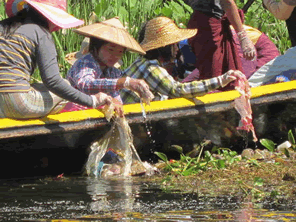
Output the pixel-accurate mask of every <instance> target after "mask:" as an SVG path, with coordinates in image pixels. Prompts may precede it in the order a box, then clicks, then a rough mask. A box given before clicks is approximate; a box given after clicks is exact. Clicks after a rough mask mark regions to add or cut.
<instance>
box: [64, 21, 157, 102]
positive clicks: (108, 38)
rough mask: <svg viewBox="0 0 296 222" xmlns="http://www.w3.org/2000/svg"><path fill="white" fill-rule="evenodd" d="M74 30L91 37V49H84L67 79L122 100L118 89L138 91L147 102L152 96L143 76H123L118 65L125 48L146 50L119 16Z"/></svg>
mask: <svg viewBox="0 0 296 222" xmlns="http://www.w3.org/2000/svg"><path fill="white" fill-rule="evenodd" d="M74 31H75V32H77V33H78V34H81V35H83V36H85V37H88V38H90V40H89V46H88V50H87V49H86V50H84V51H85V52H84V54H85V55H82V56H81V57H80V58H79V59H77V60H76V61H75V62H74V64H73V65H72V67H71V68H70V69H69V71H68V74H67V79H68V80H69V81H70V83H71V85H72V86H73V87H75V88H76V89H78V90H80V91H82V92H84V93H87V94H95V93H98V92H105V93H108V94H110V95H111V96H112V97H113V98H115V99H114V101H119V102H120V103H122V101H121V98H120V95H119V90H120V89H122V88H126V89H129V90H132V91H134V92H136V93H137V95H138V96H140V97H142V98H144V101H145V102H147V103H149V102H150V100H152V99H153V94H152V93H151V92H150V91H149V87H148V85H147V84H146V83H145V81H144V80H138V79H131V78H130V77H124V78H122V71H121V70H119V69H118V68H116V67H115V65H116V64H117V63H118V61H120V59H121V57H122V56H123V54H124V53H125V52H126V50H129V51H132V52H136V53H140V54H143V55H144V54H145V51H144V50H143V49H142V48H141V46H140V45H139V43H138V42H137V41H136V40H135V39H134V38H133V37H132V36H131V35H130V34H129V33H128V32H127V31H126V29H125V28H124V26H123V25H122V23H121V22H120V20H119V18H118V17H115V18H111V19H108V20H106V21H103V22H99V23H94V24H91V25H87V26H84V27H81V28H79V29H76V30H74ZM85 48H86V47H85Z"/></svg>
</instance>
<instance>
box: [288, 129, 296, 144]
mask: <svg viewBox="0 0 296 222" xmlns="http://www.w3.org/2000/svg"><path fill="white" fill-rule="evenodd" d="M288 140H289V141H290V143H292V144H295V138H294V136H293V133H292V130H289V132H288Z"/></svg>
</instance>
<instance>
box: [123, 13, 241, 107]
mask: <svg viewBox="0 0 296 222" xmlns="http://www.w3.org/2000/svg"><path fill="white" fill-rule="evenodd" d="M196 33H197V29H182V28H179V27H178V26H177V25H176V24H175V22H174V21H173V20H172V19H170V18H167V17H164V16H160V17H156V18H153V19H151V20H150V21H148V22H147V23H146V24H145V25H144V27H143V29H142V30H141V32H140V35H139V36H140V39H139V41H140V42H141V43H140V45H141V47H142V48H143V49H144V50H145V51H146V55H144V56H143V57H140V58H138V59H136V61H135V62H134V63H133V64H132V65H131V66H130V67H128V68H127V69H126V70H124V76H126V77H130V78H131V79H143V80H145V81H146V83H147V84H148V85H149V88H150V90H151V92H152V93H153V94H154V96H155V98H154V100H163V99H167V98H178V97H185V98H194V97H196V96H201V95H204V94H206V93H208V92H210V91H213V90H216V89H218V88H221V87H224V86H226V85H227V84H228V83H230V82H232V81H234V80H235V79H237V78H238V77H240V76H242V75H243V74H242V73H241V72H240V71H237V70H236V71H233V70H230V71H229V72H227V73H225V74H223V75H221V76H218V77H214V78H211V79H205V80H202V81H193V82H190V83H180V82H178V81H176V80H175V79H174V78H173V77H172V76H171V75H170V74H169V73H168V71H167V70H166V69H165V66H166V64H167V63H171V62H172V61H173V60H174V59H175V57H176V55H177V52H178V46H177V45H178V42H180V41H182V40H184V39H187V38H190V37H192V36H194V35H195V34H196ZM141 38H143V40H142V41H141ZM120 95H121V99H122V101H123V103H124V104H128V103H138V102H140V98H139V97H138V96H137V95H136V94H135V93H134V92H132V91H130V90H126V89H122V90H121V91H120Z"/></svg>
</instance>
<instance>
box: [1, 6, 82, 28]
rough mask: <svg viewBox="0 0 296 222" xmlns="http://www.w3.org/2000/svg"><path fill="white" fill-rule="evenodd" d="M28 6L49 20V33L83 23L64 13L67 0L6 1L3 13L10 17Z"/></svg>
mask: <svg viewBox="0 0 296 222" xmlns="http://www.w3.org/2000/svg"><path fill="white" fill-rule="evenodd" d="M28 5H29V6H31V7H33V8H34V9H36V10H37V11H38V12H40V13H41V14H42V15H43V16H44V17H45V18H47V19H48V20H49V22H50V30H49V31H50V32H53V31H57V30H59V29H65V28H73V27H77V26H80V25H83V23H84V22H83V21H82V20H79V19H77V18H75V17H74V16H72V15H70V14H68V13H67V12H66V9H67V0H8V1H7V3H6V4H5V11H6V14H7V15H8V17H12V16H15V15H16V14H17V13H18V12H19V11H21V10H23V9H25V8H27V7H28Z"/></svg>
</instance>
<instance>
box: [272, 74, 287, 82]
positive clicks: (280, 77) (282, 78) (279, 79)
mask: <svg viewBox="0 0 296 222" xmlns="http://www.w3.org/2000/svg"><path fill="white" fill-rule="evenodd" d="M289 81H290V79H289V78H288V77H287V76H284V75H278V76H276V77H275V82H289Z"/></svg>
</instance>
